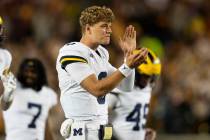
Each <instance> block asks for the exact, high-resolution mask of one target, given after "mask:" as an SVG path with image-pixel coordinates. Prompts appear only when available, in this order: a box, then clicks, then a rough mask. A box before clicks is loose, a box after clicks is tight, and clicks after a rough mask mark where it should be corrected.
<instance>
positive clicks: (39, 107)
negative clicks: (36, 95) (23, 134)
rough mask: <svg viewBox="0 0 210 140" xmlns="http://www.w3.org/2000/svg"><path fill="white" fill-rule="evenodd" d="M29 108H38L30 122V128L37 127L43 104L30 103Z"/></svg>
mask: <svg viewBox="0 0 210 140" xmlns="http://www.w3.org/2000/svg"><path fill="white" fill-rule="evenodd" d="M28 108H29V109H36V110H37V113H36V114H34V116H33V118H32V120H31V122H30V123H29V124H28V128H36V120H37V119H38V118H39V116H40V114H41V112H42V106H41V105H40V104H36V103H28Z"/></svg>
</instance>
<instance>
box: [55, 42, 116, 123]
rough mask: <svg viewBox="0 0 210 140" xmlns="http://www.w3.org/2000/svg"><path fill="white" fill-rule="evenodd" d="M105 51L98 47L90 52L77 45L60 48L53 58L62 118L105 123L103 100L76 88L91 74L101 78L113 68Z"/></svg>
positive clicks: (106, 117)
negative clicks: (55, 62) (63, 114)
mask: <svg viewBox="0 0 210 140" xmlns="http://www.w3.org/2000/svg"><path fill="white" fill-rule="evenodd" d="M108 60H109V54H108V51H107V50H106V49H105V48H103V47H102V46H98V48H97V51H94V50H92V49H90V48H89V47H87V46H86V45H84V44H82V43H80V42H71V43H68V44H66V45H64V46H63V47H62V48H61V49H60V51H59V55H58V58H57V64H56V69H57V72H58V79H59V87H60V90H61V97H60V101H61V105H62V108H63V110H64V113H65V117H66V118H73V119H75V120H96V121H100V122H101V123H102V124H105V123H107V121H108V106H107V103H106V101H105V100H106V99H105V97H100V98H96V97H95V96H93V95H91V94H90V93H89V92H88V91H86V90H85V89H83V88H82V87H81V86H80V83H81V82H82V80H84V79H85V78H87V77H88V76H89V75H91V74H95V75H96V77H97V78H98V79H102V78H105V77H106V76H108V75H110V74H111V73H113V72H114V71H115V70H116V69H115V68H114V67H113V66H112V65H111V64H110V63H109V62H108Z"/></svg>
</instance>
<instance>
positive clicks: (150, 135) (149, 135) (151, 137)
mask: <svg viewBox="0 0 210 140" xmlns="http://www.w3.org/2000/svg"><path fill="white" fill-rule="evenodd" d="M156 135H157V134H156V131H155V130H153V129H151V128H146V133H145V139H144V140H155V139H156Z"/></svg>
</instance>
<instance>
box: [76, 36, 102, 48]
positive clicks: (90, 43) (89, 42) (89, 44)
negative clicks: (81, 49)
mask: <svg viewBox="0 0 210 140" xmlns="http://www.w3.org/2000/svg"><path fill="white" fill-rule="evenodd" d="M80 42H81V43H83V44H84V45H86V46H87V47H89V48H91V49H93V50H96V49H97V48H98V45H99V44H98V43H95V42H93V41H92V40H91V39H89V38H87V37H85V36H83V37H82V38H81V40H80Z"/></svg>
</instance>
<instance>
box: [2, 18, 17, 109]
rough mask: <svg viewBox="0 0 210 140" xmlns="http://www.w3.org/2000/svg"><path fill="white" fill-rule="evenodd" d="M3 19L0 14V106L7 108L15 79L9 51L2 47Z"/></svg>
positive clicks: (14, 85) (14, 86)
mask: <svg viewBox="0 0 210 140" xmlns="http://www.w3.org/2000/svg"><path fill="white" fill-rule="evenodd" d="M3 38H4V34H3V19H2V18H1V16H0V79H1V80H0V89H1V91H0V96H1V98H0V102H1V108H2V109H3V110H7V109H8V107H9V105H10V104H11V102H12V99H13V90H14V89H15V88H16V79H15V77H14V75H13V74H12V72H10V70H9V68H10V65H11V62H12V56H11V54H10V52H9V51H7V50H6V49H3V48H2V42H3Z"/></svg>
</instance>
